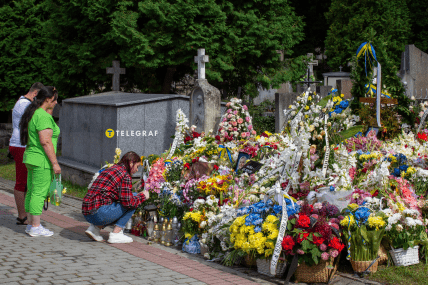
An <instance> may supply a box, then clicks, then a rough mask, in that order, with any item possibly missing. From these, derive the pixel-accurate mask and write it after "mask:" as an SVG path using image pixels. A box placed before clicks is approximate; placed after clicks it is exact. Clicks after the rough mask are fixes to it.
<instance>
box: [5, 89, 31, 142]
mask: <svg viewBox="0 0 428 285" xmlns="http://www.w3.org/2000/svg"><path fill="white" fill-rule="evenodd" d="M30 104H31V101H30V100H29V99H27V98H26V97H24V96H21V97H20V98H19V100H18V102H16V104H15V107H13V110H12V127H13V132H12V137H11V138H10V141H9V145H10V146H14V147H25V145H24V146H23V145H21V134H20V131H19V122H20V121H21V117H22V115H23V114H24V111H25V109H26V108H27V107H28V105H30Z"/></svg>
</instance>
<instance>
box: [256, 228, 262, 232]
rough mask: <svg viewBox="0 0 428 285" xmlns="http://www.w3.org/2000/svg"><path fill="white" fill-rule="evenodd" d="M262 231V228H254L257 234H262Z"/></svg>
mask: <svg viewBox="0 0 428 285" xmlns="http://www.w3.org/2000/svg"><path fill="white" fill-rule="evenodd" d="M261 231H262V228H261V227H255V228H254V232H255V233H259V232H261Z"/></svg>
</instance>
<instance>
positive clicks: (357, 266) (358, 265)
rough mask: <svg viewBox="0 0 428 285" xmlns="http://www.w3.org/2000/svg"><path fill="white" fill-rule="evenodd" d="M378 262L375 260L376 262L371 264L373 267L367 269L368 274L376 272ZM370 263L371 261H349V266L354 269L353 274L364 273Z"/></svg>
mask: <svg viewBox="0 0 428 285" xmlns="http://www.w3.org/2000/svg"><path fill="white" fill-rule="evenodd" d="M378 260H379V259H378ZM378 260H376V262H375V263H373V265H372V266H371V267H370V269H369V271H370V272H372V273H375V272H376V271H377V266H378V264H379V262H378ZM372 262H373V260H369V261H355V260H351V265H352V269H354V271H355V272H364V271H366V269H367V267H369V265H370V264H371V263H372Z"/></svg>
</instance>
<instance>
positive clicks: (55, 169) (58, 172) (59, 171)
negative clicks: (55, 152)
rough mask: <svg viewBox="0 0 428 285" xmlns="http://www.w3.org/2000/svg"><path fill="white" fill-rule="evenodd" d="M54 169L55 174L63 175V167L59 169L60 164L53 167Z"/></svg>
mask: <svg viewBox="0 0 428 285" xmlns="http://www.w3.org/2000/svg"><path fill="white" fill-rule="evenodd" d="M52 167H53V171H54V172H55V174H61V167H59V164H58V163H56V164H54V165H52Z"/></svg>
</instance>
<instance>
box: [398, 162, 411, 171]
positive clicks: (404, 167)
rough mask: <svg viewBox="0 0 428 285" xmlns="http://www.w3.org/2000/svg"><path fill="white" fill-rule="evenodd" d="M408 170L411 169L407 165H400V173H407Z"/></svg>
mask: <svg viewBox="0 0 428 285" xmlns="http://www.w3.org/2000/svg"><path fill="white" fill-rule="evenodd" d="M407 168H409V167H408V166H407V165H405V164H404V165H400V168H399V169H400V172H401V171H404V172H406V171H407Z"/></svg>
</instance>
